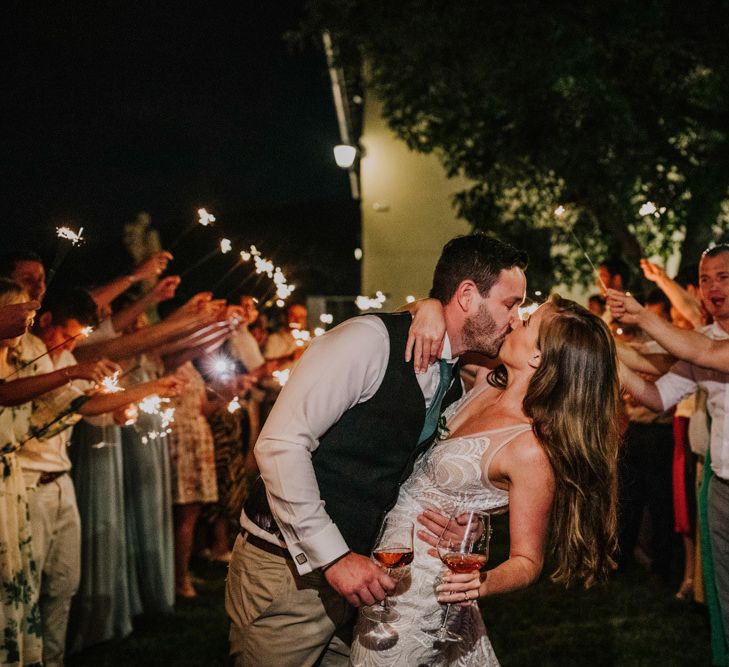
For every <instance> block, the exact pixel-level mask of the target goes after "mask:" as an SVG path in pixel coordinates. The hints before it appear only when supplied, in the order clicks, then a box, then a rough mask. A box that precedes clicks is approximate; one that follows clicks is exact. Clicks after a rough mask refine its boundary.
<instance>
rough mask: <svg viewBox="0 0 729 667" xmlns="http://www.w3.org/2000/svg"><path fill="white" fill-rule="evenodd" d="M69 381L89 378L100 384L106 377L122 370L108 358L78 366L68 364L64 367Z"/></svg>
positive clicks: (89, 380)
mask: <svg viewBox="0 0 729 667" xmlns="http://www.w3.org/2000/svg"><path fill="white" fill-rule="evenodd" d="M63 372H64V374H65V376H66V378H67V380H68V381H71V380H87V381H88V382H93V383H94V384H100V383H101V382H103V380H104V378H107V377H113V376H114V375H116V374H118V373H120V372H121V367H120V366H119V365H118V364H115V363H114V362H113V361H109V360H108V359H100V360H99V361H89V362H86V363H83V364H77V365H76V366H68V367H67V368H64V369H63Z"/></svg>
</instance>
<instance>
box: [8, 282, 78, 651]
mask: <svg viewBox="0 0 729 667" xmlns="http://www.w3.org/2000/svg"><path fill="white" fill-rule="evenodd" d="M27 298H28V297H27V296H26V294H25V292H24V291H23V290H22V289H21V287H20V285H18V284H17V283H15V282H11V281H10V280H7V279H0V307H2V308H3V309H4V308H6V307H9V306H13V305H22V304H24V303H27ZM26 312H27V311H23V318H22V319H23V321H24V322H25V326H27V324H28V320H27V318H26ZM24 330H25V327H24V328H23V331H20V332H18V331H17V330H15V331H16V334H15V335H16V336H19V335H22V333H23V332H24ZM17 342H18V341H17V340H16V339H15V338H4V339H2V340H0V378H7V377H8V376H10V375H13V374H14V373H16V371H17V370H18V367H17V365H16V364H15V363H13V360H9V359H8V352H9V350H10V348H12V347H13V345H15V344H16V343H17ZM20 377H22V375H20ZM63 382H65V380H63V379H62V380H61V382H60V383H59V384H62V383H63ZM29 412H30V404H29V403H25V404H23V405H20V406H18V407H16V408H9V407H8V408H0V443H2V444H0V586H2V590H3V591H5V592H6V593H5V594H4V595H3V596H2V601H1V602H0V633H1V634H0V636H1V637H2V641H1V642H0V662H1V663H2V664H3V665H29V664H34V663H35V664H40V663H41V660H42V658H43V651H42V641H41V631H40V610H39V609H38V578H37V574H36V572H37V570H36V567H37V566H36V562H35V560H34V558H33V548H32V547H33V545H32V542H31V527H30V520H29V519H28V501H27V499H26V494H25V481H24V479H23V475H22V472H21V469H20V463H19V462H18V457H17V456H16V452H17V450H18V448H19V447H20V442H21V439H22V438H23V437H24V435H25V433H26V432H27V427H28V425H29V421H30V414H29ZM9 591H15V594H14V595H9V594H8V592H9Z"/></svg>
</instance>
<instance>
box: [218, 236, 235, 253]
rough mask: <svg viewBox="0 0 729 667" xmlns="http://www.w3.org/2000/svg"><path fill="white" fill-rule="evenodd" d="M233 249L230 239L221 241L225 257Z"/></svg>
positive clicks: (221, 248)
mask: <svg viewBox="0 0 729 667" xmlns="http://www.w3.org/2000/svg"><path fill="white" fill-rule="evenodd" d="M232 249H233V244H232V243H231V242H230V239H220V252H222V253H223V254H224V255H226V254H228V253H229V252H230V251H231V250H232Z"/></svg>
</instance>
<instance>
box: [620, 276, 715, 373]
mask: <svg viewBox="0 0 729 667" xmlns="http://www.w3.org/2000/svg"><path fill="white" fill-rule="evenodd" d="M608 307H609V308H610V310H611V311H612V313H613V317H615V319H617V320H620V321H621V322H624V323H626V324H637V325H638V326H639V327H640V328H641V329H643V331H645V332H646V333H647V334H648V335H649V336H650V337H651V338H653V339H654V340H655V341H656V342H658V343H659V344H660V345H661V346H662V347H663V348H665V349H666V350H667V351H668V352H670V353H671V354H672V355H673V356H674V357H677V358H679V359H684V360H685V361H690V362H691V363H693V364H696V365H697V366H704V367H705V368H714V369H716V370H720V371H724V372H729V341H726V340H712V339H711V338H708V337H707V336H704V335H703V334H700V333H698V332H697V331H687V330H686V329H678V328H676V327H674V326H673V325H672V324H671V323H669V322H668V321H667V320H664V319H663V318H661V317H659V316H658V315H655V314H654V313H651V312H650V311H648V310H646V309H645V308H643V306H641V305H640V304H639V303H638V302H637V301H636V300H635V299H634V298H633V297H632V296H630V295H629V294H623V293H622V292H618V291H617V290H608Z"/></svg>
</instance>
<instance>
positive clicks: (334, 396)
mask: <svg viewBox="0 0 729 667" xmlns="http://www.w3.org/2000/svg"><path fill="white" fill-rule="evenodd" d="M525 266H526V255H524V253H522V252H520V251H517V250H516V249H514V248H512V247H511V246H508V245H507V244H504V243H502V242H500V241H498V240H496V239H492V238H489V237H485V236H483V235H473V236H466V237H459V238H457V239H453V240H452V241H451V242H449V243H448V244H447V245H446V246H445V248H444V250H443V254H442V255H441V258H440V260H439V262H438V265H437V267H436V271H435V275H434V280H433V289H432V290H431V296H433V297H435V298H437V299H439V300H440V301H441V303H442V304H443V308H444V314H445V321H446V341H445V344H444V349H443V352H442V355H441V359H440V361H439V363H436V364H433V365H431V366H430V367H429V368H428V369H427V370H426V372H425V373H423V374H419V375H417V376H416V374H415V371H414V369H413V365H412V363H410V364H407V363H406V362H405V361H404V352H405V346H406V343H407V337H408V329H409V325H410V321H411V320H410V316H409V315H408V314H392V315H389V314H386V315H378V316H372V315H368V316H364V317H357V318H354V319H352V320H349V321H347V322H345V323H343V324H341V325H340V326H338V327H336V328H334V329H332V330H331V331H330V332H328V333H327V334H325V335H324V336H321V337H319V338H317V339H316V340H314V341H313V342H312V344H311V346H310V347H309V349H308V350H307V351H306V352H305V353H304V355H303V357H302V358H301V360H300V361H299V364H298V366H297V368H296V369H295V370H294V372H293V373H292V374H291V377H290V379H289V381H288V383H287V384H286V386H285V387H284V389H283V390H282V392H281V395H280V396H279V399H278V400H277V402H276V404H275V405H274V408H273V410H272V412H271V414H270V416H269V418H268V421H267V422H266V425H265V426H264V428H263V430H262V432H261V435H260V437H259V439H258V442H257V443H256V449H255V453H256V460H257V462H258V465H259V468H260V470H261V477H262V479H263V481H264V482H265V493H264V492H263V491H264V490H263V488H262V487H261V488H259V489H255V488H254V490H253V491H252V493H251V497H250V498H249V500H248V501H247V502H246V505H245V507H244V512H243V514H242V516H241V525H242V527H243V529H244V530H243V533H242V535H241V536H239V537H238V539H237V540H236V544H235V547H234V551H233V559H232V561H231V565H230V570H229V575H228V581H227V591H226V609H227V611H228V614H229V616H230V618H231V621H232V623H231V633H230V641H231V655H232V656H233V658H234V660H235V664H236V665H241V666H242V665H247V666H248V667H252V666H254V665H261V666H263V665H274V664H275V665H277V666H279V665H281V666H287V665H290V666H291V667H294V666H299V665H303V664H314V663H315V662H316V663H317V664H321V665H339V664H342V665H343V664H347V662H348V655H349V640H350V639H351V638H350V637H349V636H348V634H347V627H348V623H349V621H351V619H352V617H353V614H354V609H355V608H356V607H359V606H362V605H370V604H374V603H375V602H377V601H380V600H382V599H383V598H384V596H385V592H386V591H389V590H391V589H392V588H393V587H394V582H393V580H392V579H391V578H390V577H389V576H388V575H386V574H385V573H384V572H383V571H382V570H381V569H380V568H378V567H377V566H376V565H375V564H374V563H373V562H372V560H371V559H370V558H369V553H370V550H371V548H372V546H373V543H374V540H375V538H376V534H377V530H378V527H379V523H380V521H381V518H382V516H383V515H384V512H386V511H387V509H389V507H391V506H392V504H393V503H394V500H395V499H396V497H397V491H398V488H399V485H400V484H401V483H402V482H403V481H404V480H405V479H406V478H407V476H408V475H409V473H410V471H411V470H412V464H413V462H414V459H415V457H416V456H417V455H418V453H420V452H422V451H424V449H425V448H426V447H427V446H428V445H429V444H430V443H431V442H432V439H433V437H434V435H435V430H436V426H437V421H438V417H439V414H440V411H441V408H442V407H445V406H446V405H447V404H448V402H452V401H453V400H455V398H457V396H459V395H460V392H461V383H460V380H457V381H456V382H451V380H450V377H451V374H452V368H453V365H454V364H455V362H456V361H457V358H458V356H459V355H460V354H462V353H463V352H466V351H468V350H474V351H480V352H483V353H485V354H488V355H489V356H492V357H495V356H496V355H497V353H498V350H499V348H500V346H501V344H502V342H503V340H504V338H505V337H506V335H507V334H508V333H509V332H510V331H511V326H512V325H513V324H514V323H515V321H516V320H517V319H518V307H519V305H520V304H521V302H522V301H523V298H524V293H525V287H526V280H525V277H524V273H523V269H524V268H525ZM269 505H270V507H269ZM318 660H321V662H317V661H318Z"/></svg>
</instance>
